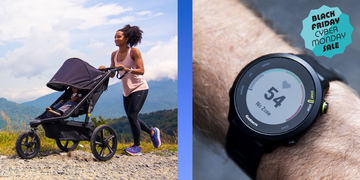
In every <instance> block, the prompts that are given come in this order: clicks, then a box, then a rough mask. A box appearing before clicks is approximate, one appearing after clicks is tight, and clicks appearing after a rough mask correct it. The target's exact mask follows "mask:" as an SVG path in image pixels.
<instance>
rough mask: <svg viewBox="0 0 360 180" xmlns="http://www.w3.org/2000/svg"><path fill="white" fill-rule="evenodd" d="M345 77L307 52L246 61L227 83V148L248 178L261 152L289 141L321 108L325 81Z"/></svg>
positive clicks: (293, 140) (292, 141)
mask: <svg viewBox="0 0 360 180" xmlns="http://www.w3.org/2000/svg"><path fill="white" fill-rule="evenodd" d="M332 80H339V81H343V82H346V81H345V79H344V77H343V76H342V75H341V74H340V73H339V72H338V71H336V70H334V69H331V68H329V67H327V66H325V65H323V64H320V62H318V61H316V60H315V59H313V58H312V57H311V56H308V55H294V54H269V55H265V56H262V57H259V58H257V59H255V60H254V61H252V62H251V63H249V64H248V65H247V66H245V67H244V68H243V69H242V70H241V72H240V73H239V74H238V76H237V77H236V79H235V82H234V84H233V86H232V87H231V89H230V94H229V95H230V109H229V116H228V120H229V122H230V127H229V130H228V134H227V137H226V152H227V154H228V155H229V157H231V158H232V159H233V160H234V161H235V162H236V163H237V164H238V165H239V166H240V167H241V168H242V169H243V170H244V172H245V173H246V174H247V175H248V176H249V177H251V178H252V179H255V178H256V170H257V167H258V164H259V161H260V158H261V156H262V154H263V153H270V152H272V151H273V150H274V149H275V148H276V147H278V146H279V145H293V144H296V142H297V140H298V139H299V138H300V137H301V135H303V134H304V133H305V132H306V131H307V130H309V129H310V128H311V126H312V125H313V124H314V123H315V121H316V119H317V118H318V117H319V116H320V115H321V114H325V113H326V112H327V109H328V106H329V105H328V103H326V102H325V101H324V96H325V94H326V92H327V91H328V89H329V81H332Z"/></svg>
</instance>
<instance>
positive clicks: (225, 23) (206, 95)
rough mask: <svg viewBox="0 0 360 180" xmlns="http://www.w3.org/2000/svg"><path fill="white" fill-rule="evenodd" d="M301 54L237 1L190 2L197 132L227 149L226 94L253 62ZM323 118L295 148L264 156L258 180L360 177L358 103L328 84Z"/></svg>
mask: <svg viewBox="0 0 360 180" xmlns="http://www.w3.org/2000/svg"><path fill="white" fill-rule="evenodd" d="M277 52H281V53H295V54H299V53H301V51H300V50H298V49H295V48H293V47H291V46H290V45H289V44H288V43H286V42H285V41H284V40H283V39H282V38H281V37H280V36H279V35H277V34H275V33H274V32H273V31H272V30H271V29H270V28H268V27H267V26H266V24H265V23H264V22H263V21H262V20H261V19H260V18H259V17H257V16H256V15H255V14H254V13H253V12H251V11H250V10H249V9H248V8H246V7H245V6H243V5H242V4H241V3H239V1H237V0H194V1H193V109H194V110H193V116H194V118H193V121H194V127H195V128H196V129H198V130H200V132H201V133H202V134H203V135H205V136H207V137H209V138H211V139H214V140H216V141H218V142H220V143H221V144H223V145H224V144H225V139H226V133H227V130H228V127H229V123H228V121H227V116H228V110H229V94H228V93H229V89H230V87H231V85H232V83H233V81H234V80H235V77H236V75H237V74H238V73H239V72H240V70H241V69H242V68H243V67H244V66H245V65H246V64H247V63H249V62H250V61H251V60H253V59H255V58H257V57H260V56H262V55H265V54H269V53H277ZM325 99H326V101H327V102H328V103H329V105H330V106H329V111H328V114H326V115H323V116H321V117H320V118H319V119H318V121H317V122H316V124H315V125H314V127H313V128H311V129H310V130H309V132H307V133H306V134H305V135H304V136H303V137H302V138H300V141H299V142H298V144H297V145H295V146H292V147H279V148H277V149H276V150H275V151H274V152H272V153H270V154H265V155H263V157H262V159H261V162H260V164H259V168H258V178H259V179H314V178H315V179H321V178H325V179H328V178H329V179H332V178H333V179H349V178H350V179H351V178H355V177H357V178H359V177H358V176H359V174H358V169H359V168H358V167H360V156H359V155H358V151H360V150H359V149H360V145H359V142H360V132H359V131H360V130H359V129H360V121H359V120H358V117H360V116H359V115H360V112H359V107H360V106H359V105H360V102H359V98H358V97H357V95H356V93H354V92H353V91H352V90H351V89H350V88H349V87H348V86H346V85H344V84H343V83H341V82H331V83H330V90H329V92H328V93H327V96H326V97H325Z"/></svg>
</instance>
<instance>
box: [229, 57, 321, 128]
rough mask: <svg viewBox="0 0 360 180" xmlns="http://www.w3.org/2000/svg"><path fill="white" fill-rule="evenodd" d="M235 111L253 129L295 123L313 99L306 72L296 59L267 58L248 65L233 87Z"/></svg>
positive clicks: (311, 106) (312, 90)
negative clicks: (234, 87)
mask: <svg viewBox="0 0 360 180" xmlns="http://www.w3.org/2000/svg"><path fill="white" fill-rule="evenodd" d="M234 100H235V103H234V104H235V107H236V109H237V113H238V115H239V117H241V120H242V121H243V123H245V124H246V125H248V126H249V127H250V128H251V129H253V130H254V131H257V132H260V133H265V134H279V133H284V132H287V131H290V130H291V129H293V128H295V127H297V126H298V125H299V124H301V123H302V121H303V120H304V119H305V118H306V117H307V116H308V114H309V113H310V112H311V110H312V108H313V104H314V102H315V87H314V82H313V79H312V77H311V75H310V72H308V70H307V69H306V68H305V67H304V66H303V65H302V64H300V63H299V62H297V61H294V60H291V59H287V58H271V60H269V59H268V60H267V59H265V60H263V61H260V62H257V63H255V64H254V65H252V66H250V67H248V68H247V69H246V70H245V72H244V73H243V76H242V77H241V78H240V79H239V80H238V82H237V85H236V89H235V91H234Z"/></svg>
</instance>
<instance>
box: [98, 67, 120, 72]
mask: <svg viewBox="0 0 360 180" xmlns="http://www.w3.org/2000/svg"><path fill="white" fill-rule="evenodd" d="M123 69H124V68H123V67H119V68H115V67H108V68H103V69H99V70H100V71H111V72H116V71H121V70H123Z"/></svg>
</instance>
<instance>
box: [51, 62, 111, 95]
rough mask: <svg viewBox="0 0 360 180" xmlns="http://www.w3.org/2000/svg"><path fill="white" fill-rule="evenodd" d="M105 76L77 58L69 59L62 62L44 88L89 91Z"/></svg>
mask: <svg viewBox="0 0 360 180" xmlns="http://www.w3.org/2000/svg"><path fill="white" fill-rule="evenodd" d="M105 75H106V73H105V72H103V71H100V70H98V69H96V68H94V67H93V66H91V65H90V64H88V63H87V62H85V61H83V60H81V59H79V58H70V59H68V60H66V61H65V62H64V64H63V65H62V66H61V67H60V69H59V70H58V71H57V72H56V74H55V75H54V76H53V77H52V78H51V80H50V81H49V82H48V83H47V84H46V86H47V87H49V88H51V89H54V90H56V91H63V90H66V89H67V88H68V87H72V88H76V89H79V90H90V89H92V88H93V87H94V86H95V85H96V84H97V83H98V82H99V81H100V80H101V79H102V77H103V76H105Z"/></svg>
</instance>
